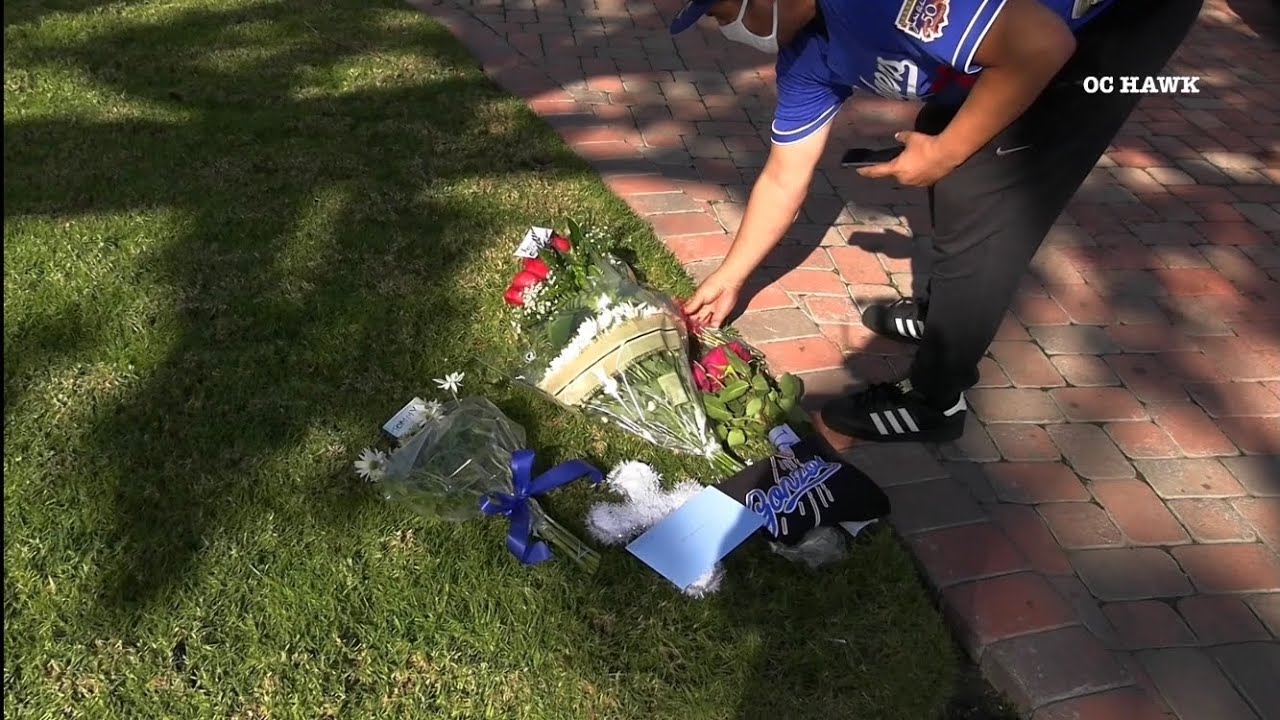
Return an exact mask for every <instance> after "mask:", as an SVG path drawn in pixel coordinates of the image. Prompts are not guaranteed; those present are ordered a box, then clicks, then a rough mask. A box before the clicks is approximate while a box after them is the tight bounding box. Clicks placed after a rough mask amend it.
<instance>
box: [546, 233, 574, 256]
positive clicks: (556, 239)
mask: <svg viewBox="0 0 1280 720" xmlns="http://www.w3.org/2000/svg"><path fill="white" fill-rule="evenodd" d="M551 247H553V248H555V250H556V252H562V253H567V252H569V251H570V250H572V249H573V244H572V243H570V242H569V240H568V239H567V238H565V237H563V236H560V235H552V236H551Z"/></svg>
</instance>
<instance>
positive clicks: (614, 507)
mask: <svg viewBox="0 0 1280 720" xmlns="http://www.w3.org/2000/svg"><path fill="white" fill-rule="evenodd" d="M646 521H647V518H645V517H644V516H642V515H641V514H639V513H637V512H636V511H635V508H633V507H630V506H629V505H622V504H618V503H598V504H596V505H594V506H592V508H591V509H590V510H588V511H587V532H589V533H591V536H592V537H594V538H595V539H596V540H597V541H599V542H601V543H604V544H606V545H617V544H619V543H622V542H625V541H627V540H629V539H630V538H631V537H633V536H635V535H636V534H637V533H639V532H641V531H643V530H645V529H646V528H647V527H648V525H647V524H645V523H646Z"/></svg>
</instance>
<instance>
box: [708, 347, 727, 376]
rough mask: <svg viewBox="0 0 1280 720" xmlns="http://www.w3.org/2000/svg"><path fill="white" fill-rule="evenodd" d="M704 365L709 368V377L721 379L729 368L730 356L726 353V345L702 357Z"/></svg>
mask: <svg viewBox="0 0 1280 720" xmlns="http://www.w3.org/2000/svg"><path fill="white" fill-rule="evenodd" d="M702 366H703V367H705V368H706V369H707V377H709V378H711V379H713V380H719V379H721V378H723V377H724V373H725V371H726V370H728V369H729V356H728V355H727V354H726V351H725V349H724V346H723V345H721V346H720V347H718V348H716V349H714V350H712V351H711V352H709V353H707V354H706V356H704V357H703V358H702Z"/></svg>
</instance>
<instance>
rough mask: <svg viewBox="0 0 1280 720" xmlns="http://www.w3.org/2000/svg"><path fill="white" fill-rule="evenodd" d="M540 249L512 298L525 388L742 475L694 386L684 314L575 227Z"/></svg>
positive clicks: (513, 289)
mask: <svg viewBox="0 0 1280 720" xmlns="http://www.w3.org/2000/svg"><path fill="white" fill-rule="evenodd" d="M570 237H571V238H573V239H572V240H570V239H569V238H565V237H562V236H559V235H555V234H549V235H548V236H547V241H546V244H545V245H544V246H539V247H536V248H532V249H531V252H530V253H529V254H530V255H532V256H531V257H526V258H525V261H524V269H523V270H522V271H521V272H520V273H519V274H517V275H516V277H515V279H514V280H513V281H512V285H511V287H510V288H509V289H508V291H507V294H506V299H507V302H508V304H510V305H512V306H513V307H514V308H515V312H516V314H517V317H518V320H517V322H516V327H517V330H518V333H519V336H520V341H521V344H522V346H523V347H522V352H523V353H524V357H523V363H522V366H521V368H520V372H519V373H518V377H517V380H518V381H520V382H522V383H524V384H526V385H528V386H531V387H533V388H536V389H537V390H539V391H540V392H541V393H543V394H544V395H546V396H547V397H549V398H551V399H552V400H554V401H555V402H556V403H558V404H560V405H563V406H565V407H572V408H578V409H580V410H582V411H584V412H585V413H587V414H588V415H590V416H592V417H595V418H597V419H599V420H601V421H603V422H607V423H612V424H615V425H617V426H618V427H620V428H622V429H623V430H625V431H627V432H629V433H631V434H633V435H636V436H637V437H641V438H644V439H645V440H647V441H649V442H651V443H653V444H654V445H657V446H659V447H663V448H666V449H669V450H672V451H675V452H680V453H685V454H689V455H697V456H701V457H705V458H707V459H708V460H710V461H711V462H712V463H713V464H714V465H715V466H716V468H717V469H719V470H722V471H725V472H733V471H735V470H737V469H740V468H741V464H740V463H739V462H738V461H737V460H735V459H734V458H733V457H732V456H731V455H729V454H728V453H726V452H725V451H724V448H723V446H722V445H721V444H720V442H719V441H718V440H717V439H716V437H715V434H714V433H713V431H712V429H711V425H710V423H709V422H708V419H707V415H706V411H705V409H704V407H703V404H702V400H701V397H700V394H699V392H698V389H697V386H696V385H695V383H694V379H693V370H692V364H691V356H690V346H689V335H688V329H687V326H686V324H685V321H684V318H683V315H682V313H681V310H680V308H679V306H678V305H676V304H675V302H674V301H673V300H672V299H671V298H670V297H669V296H667V295H664V294H662V293H660V292H657V291H656V290H653V289H651V288H648V287H646V286H644V285H642V284H641V283H640V282H639V281H638V280H637V279H636V277H635V274H634V273H633V272H632V271H631V268H630V267H628V266H627V264H626V263H624V262H622V261H621V260H619V259H618V258H617V257H615V256H614V255H612V254H611V253H608V252H605V251H602V250H600V249H599V248H598V247H597V243H596V242H593V239H592V237H591V235H590V233H589V232H588V231H583V230H582V229H581V228H580V227H579V226H578V225H577V224H576V223H570Z"/></svg>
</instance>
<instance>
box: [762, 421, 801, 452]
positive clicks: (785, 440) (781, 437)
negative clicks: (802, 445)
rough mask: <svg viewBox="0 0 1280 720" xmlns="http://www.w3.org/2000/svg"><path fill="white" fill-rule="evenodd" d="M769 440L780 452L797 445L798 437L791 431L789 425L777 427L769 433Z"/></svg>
mask: <svg viewBox="0 0 1280 720" xmlns="http://www.w3.org/2000/svg"><path fill="white" fill-rule="evenodd" d="M769 440H770V442H772V443H773V445H774V447H776V448H778V449H779V450H781V449H784V448H789V447H791V446H792V445H796V444H798V443H799V442H800V436H799V435H796V431H795V430H792V429H791V426H790V425H779V426H778V427H776V428H774V429H772V430H770V431H769Z"/></svg>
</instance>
